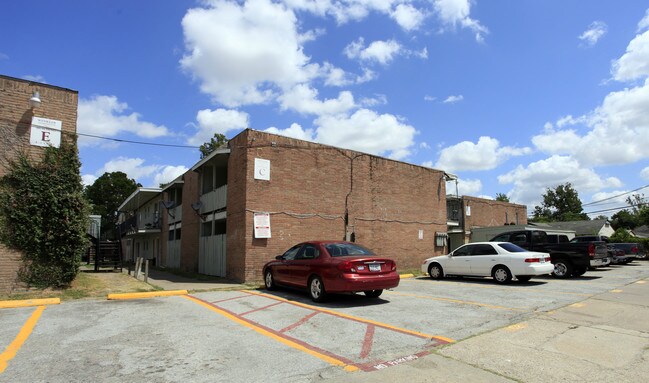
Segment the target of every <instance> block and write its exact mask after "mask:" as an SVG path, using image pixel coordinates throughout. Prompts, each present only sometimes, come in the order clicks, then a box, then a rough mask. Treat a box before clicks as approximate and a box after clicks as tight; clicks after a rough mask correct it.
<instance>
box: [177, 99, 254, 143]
mask: <svg viewBox="0 0 649 383" xmlns="http://www.w3.org/2000/svg"><path fill="white" fill-rule="evenodd" d="M196 121H197V122H198V125H196V124H190V125H191V126H193V127H194V128H196V130H197V132H196V133H195V134H194V135H193V136H192V137H190V138H189V139H187V144H189V145H197V146H198V145H202V144H203V143H205V142H207V141H209V140H210V139H211V138H212V137H214V134H215V133H221V134H226V133H227V132H229V131H232V130H243V129H246V128H248V125H249V119H248V114H247V113H245V112H240V111H237V110H231V109H221V108H219V109H216V110H210V109H203V110H199V111H198V113H197V114H196Z"/></svg>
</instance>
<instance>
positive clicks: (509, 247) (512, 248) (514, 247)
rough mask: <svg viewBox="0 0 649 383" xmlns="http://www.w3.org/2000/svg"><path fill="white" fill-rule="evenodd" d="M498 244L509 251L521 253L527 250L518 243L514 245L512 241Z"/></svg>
mask: <svg viewBox="0 0 649 383" xmlns="http://www.w3.org/2000/svg"><path fill="white" fill-rule="evenodd" d="M498 246H500V247H501V248H503V249H505V250H507V251H509V252H510V253H523V252H526V251H527V250H525V249H523V248H522V247H520V246H518V245H514V244H513V243H499V244H498Z"/></svg>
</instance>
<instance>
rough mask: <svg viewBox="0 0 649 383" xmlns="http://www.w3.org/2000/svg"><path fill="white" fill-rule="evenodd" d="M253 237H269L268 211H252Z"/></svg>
mask: <svg viewBox="0 0 649 383" xmlns="http://www.w3.org/2000/svg"><path fill="white" fill-rule="evenodd" d="M254 217H255V219H254V221H255V222H254V225H255V238H270V213H254Z"/></svg>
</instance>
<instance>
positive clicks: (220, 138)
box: [199, 133, 228, 159]
mask: <svg viewBox="0 0 649 383" xmlns="http://www.w3.org/2000/svg"><path fill="white" fill-rule="evenodd" d="M227 145H228V139H227V138H225V135H224V134H221V133H214V137H212V138H211V139H210V140H209V141H208V142H206V143H204V144H203V145H201V147H200V148H199V150H200V151H201V159H203V158H205V157H207V156H208V155H209V154H210V153H212V152H213V151H215V150H216V149H219V148H222V147H225V146H227Z"/></svg>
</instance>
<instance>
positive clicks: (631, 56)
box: [611, 31, 649, 81]
mask: <svg viewBox="0 0 649 383" xmlns="http://www.w3.org/2000/svg"><path fill="white" fill-rule="evenodd" d="M611 72H612V74H613V78H614V79H615V80H617V81H633V80H638V79H641V78H646V77H647V76H649V31H646V32H644V33H643V34H640V35H637V36H636V37H635V38H634V39H633V40H631V42H630V43H629V45H628V46H627V48H626V53H624V55H622V57H620V58H619V59H618V60H616V61H614V62H613V67H612V69H611Z"/></svg>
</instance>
